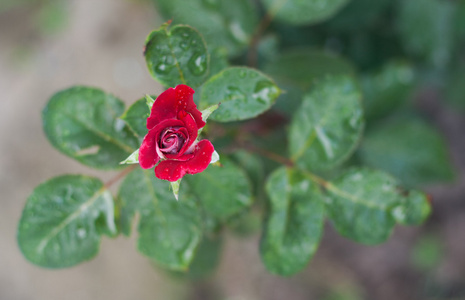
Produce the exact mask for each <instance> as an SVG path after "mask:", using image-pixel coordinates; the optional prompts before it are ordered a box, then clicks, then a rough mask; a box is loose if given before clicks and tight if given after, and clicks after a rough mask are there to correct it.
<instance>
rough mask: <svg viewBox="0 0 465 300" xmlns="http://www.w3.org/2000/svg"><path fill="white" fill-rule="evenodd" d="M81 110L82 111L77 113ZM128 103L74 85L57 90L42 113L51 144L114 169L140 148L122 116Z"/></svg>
mask: <svg viewBox="0 0 465 300" xmlns="http://www.w3.org/2000/svg"><path fill="white" fill-rule="evenodd" d="M76 112H79V113H76ZM123 112H124V103H123V102H122V101H121V100H119V99H117V98H115V97H114V96H112V95H110V94H106V93H105V92H103V91H101V90H99V89H94V88H89V87H73V88H70V89H66V90H63V91H61V92H58V93H56V94H55V95H53V97H52V98H51V99H50V101H49V102H48V104H47V106H46V107H45V108H44V110H43V112H42V119H43V126H44V131H45V134H46V135H47V138H48V139H49V141H50V143H52V145H53V146H54V147H55V148H57V149H58V150H60V151H61V152H62V153H64V154H66V155H68V156H69V157H71V158H74V159H76V160H77V161H79V162H81V163H83V164H85V165H87V166H90V167H94V168H98V169H114V168H117V167H118V166H119V162H120V161H122V160H123V159H125V158H126V157H127V156H128V155H129V154H131V153H132V152H133V151H134V150H136V149H137V148H138V141H137V139H136V138H135V137H134V135H133V134H132V133H131V131H130V130H129V128H128V127H127V126H126V125H125V124H124V122H123V121H122V120H120V119H118V117H119V116H120V115H121V114H122V113H123Z"/></svg>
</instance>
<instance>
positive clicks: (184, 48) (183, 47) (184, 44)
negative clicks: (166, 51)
mask: <svg viewBox="0 0 465 300" xmlns="http://www.w3.org/2000/svg"><path fill="white" fill-rule="evenodd" d="M179 46H180V47H181V49H183V50H187V49H188V48H189V43H188V42H181V43H180V44H179Z"/></svg>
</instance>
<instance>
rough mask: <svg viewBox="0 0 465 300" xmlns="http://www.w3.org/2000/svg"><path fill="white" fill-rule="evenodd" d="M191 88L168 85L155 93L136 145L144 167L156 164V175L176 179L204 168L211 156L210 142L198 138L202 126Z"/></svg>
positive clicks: (169, 179)
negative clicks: (143, 134) (144, 126)
mask: <svg viewBox="0 0 465 300" xmlns="http://www.w3.org/2000/svg"><path fill="white" fill-rule="evenodd" d="M193 95H194V90H193V89H192V88H190V87H188V86H187V85H178V86H176V87H175V88H174V89H173V88H169V89H168V90H166V91H164V92H163V93H161V94H160V96H158V97H157V99H156V100H155V102H154V103H153V106H152V110H151V112H150V116H149V117H148V118H147V129H148V130H149V132H148V133H147V135H146V136H145V137H144V141H143V142H142V146H141V147H140V149H139V164H140V166H141V167H142V168H143V169H150V168H152V167H153V166H155V165H156V164H157V163H158V162H159V161H160V162H159V163H158V165H157V166H156V167H155V176H157V177H158V178H160V179H164V180H168V181H176V180H178V179H180V178H182V177H183V176H184V175H185V174H186V173H187V174H196V173H199V172H202V171H203V170H205V169H206V168H207V167H208V165H209V164H210V161H211V159H212V154H213V152H214V148H213V145H212V144H211V143H210V141H208V140H201V141H197V135H198V130H199V129H200V128H202V127H204V126H205V122H204V121H203V120H202V113H201V112H200V111H199V110H198V109H197V106H196V105H195V103H194V100H193V97H192V96H193Z"/></svg>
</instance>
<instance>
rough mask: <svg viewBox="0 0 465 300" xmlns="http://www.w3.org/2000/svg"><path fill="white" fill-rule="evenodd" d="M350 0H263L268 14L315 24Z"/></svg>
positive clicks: (290, 21) (286, 20) (301, 23)
mask: <svg viewBox="0 0 465 300" xmlns="http://www.w3.org/2000/svg"><path fill="white" fill-rule="evenodd" d="M347 2H348V0H325V1H320V0H262V3H263V4H264V5H265V7H266V9H267V10H268V14H270V15H271V16H274V17H275V18H276V19H277V20H279V21H281V22H284V23H288V24H292V25H303V24H314V23H318V22H322V21H324V20H326V19H328V18H330V17H332V16H333V15H334V14H336V13H337V12H338V11H339V10H340V9H341V8H342V7H343V6H344V5H345V4H346V3H347Z"/></svg>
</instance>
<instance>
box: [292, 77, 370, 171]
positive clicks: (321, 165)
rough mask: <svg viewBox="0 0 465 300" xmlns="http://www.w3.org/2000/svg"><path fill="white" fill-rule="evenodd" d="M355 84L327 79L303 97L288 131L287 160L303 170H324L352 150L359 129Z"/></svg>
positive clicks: (360, 117) (360, 118) (359, 106)
mask: <svg viewBox="0 0 465 300" xmlns="http://www.w3.org/2000/svg"><path fill="white" fill-rule="evenodd" d="M363 123H364V122H363V109H362V103H361V94H360V91H359V88H358V86H357V83H356V82H355V81H354V80H353V79H351V78H350V77H346V76H342V77H327V78H325V79H323V80H322V81H320V82H317V83H316V84H315V87H314V88H313V90H312V91H311V92H310V93H309V94H307V95H306V96H304V99H303V101H302V106H301V107H300V109H299V110H298V111H297V112H296V113H295V115H294V116H293V118H292V123H291V127H290V129H289V150H290V155H291V159H292V160H293V161H294V162H295V163H296V164H297V165H299V166H302V167H303V168H305V169H307V170H328V169H331V168H333V167H335V166H337V165H339V164H340V163H342V162H343V161H344V160H345V159H347V158H348V157H349V155H350V154H351V153H352V152H353V151H354V150H355V147H356V146H357V143H358V142H359V140H360V137H361V134H362V129H363Z"/></svg>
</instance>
